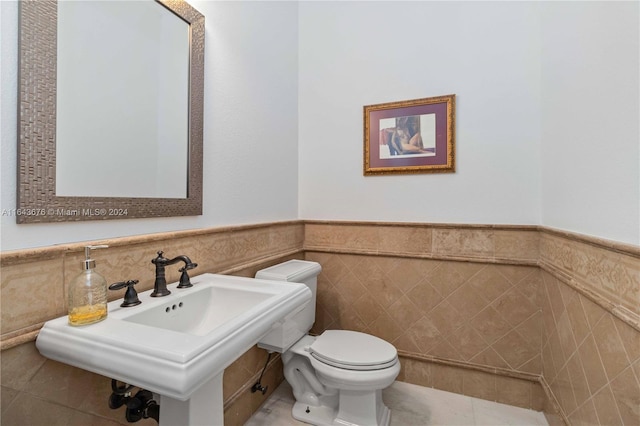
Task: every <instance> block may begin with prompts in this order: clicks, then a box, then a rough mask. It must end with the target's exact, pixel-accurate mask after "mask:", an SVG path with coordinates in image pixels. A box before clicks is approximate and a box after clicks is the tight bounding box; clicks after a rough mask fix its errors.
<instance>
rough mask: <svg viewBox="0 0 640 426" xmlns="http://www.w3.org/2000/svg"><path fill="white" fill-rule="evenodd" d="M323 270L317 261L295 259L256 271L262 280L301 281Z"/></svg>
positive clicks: (257, 276)
mask: <svg viewBox="0 0 640 426" xmlns="http://www.w3.org/2000/svg"><path fill="white" fill-rule="evenodd" d="M321 270H322V267H321V266H320V264H319V263H317V262H309V261H306V260H295V259H294V260H289V261H287V262H283V263H280V264H277V265H273V266H270V267H268V268H265V269H261V270H260V271H258V272H257V273H256V278H258V279H262V280H277V281H290V282H301V281H304V280H306V279H307V278H309V277H311V276H314V275H318V274H319V273H320V271H321Z"/></svg>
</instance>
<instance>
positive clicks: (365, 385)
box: [256, 260, 400, 426]
mask: <svg viewBox="0 0 640 426" xmlns="http://www.w3.org/2000/svg"><path fill="white" fill-rule="evenodd" d="M321 270H322V268H321V267H320V265H319V264H318V263H316V262H307V261H302V260H290V261H288V262H284V263H281V264H278V265H274V266H271V267H269V268H266V269H262V270H260V271H258V273H257V274H256V278H258V279H265V280H277V281H290V282H297V283H304V284H306V285H307V286H308V287H309V288H310V289H311V293H312V298H311V300H310V302H309V303H308V304H306V305H305V306H304V307H303V308H302V309H301V310H299V311H297V312H295V313H293V314H291V315H290V316H289V317H288V318H286V319H285V320H284V321H283V322H282V323H279V324H276V326H274V328H273V329H272V330H271V331H270V332H269V333H268V334H267V335H266V336H265V337H264V338H263V339H262V340H260V342H259V343H258V346H259V347H261V348H264V349H267V350H269V351H274V352H280V353H281V354H282V362H283V364H284V376H285V378H286V379H287V382H289V384H290V385H291V388H292V389H293V394H294V396H295V399H296V403H295V405H294V406H293V417H294V418H295V419H297V420H300V421H303V422H306V423H311V424H314V425H349V426H356V425H361V426H365V425H367V426H368V425H381V426H382V425H384V426H386V425H388V424H389V420H390V418H391V412H390V410H389V408H388V407H387V406H386V405H384V403H383V401H382V389H384V388H386V387H388V386H390V385H391V384H392V383H393V381H394V380H395V379H396V377H397V376H398V373H400V362H399V361H398V352H397V351H396V348H395V347H394V346H393V345H392V344H390V343H388V342H386V341H384V340H382V339H379V338H377V337H375V336H371V335H368V334H365V333H360V332H357V331H347V330H327V331H325V332H324V333H322V334H321V335H320V336H310V335H308V334H307V333H308V332H309V330H310V329H311V326H312V325H313V323H314V321H315V308H316V288H317V278H318V274H319V273H320V271H321Z"/></svg>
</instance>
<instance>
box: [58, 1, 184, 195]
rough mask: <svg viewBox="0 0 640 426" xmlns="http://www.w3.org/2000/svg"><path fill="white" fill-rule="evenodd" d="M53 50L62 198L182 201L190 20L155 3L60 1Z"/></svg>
mask: <svg viewBox="0 0 640 426" xmlns="http://www.w3.org/2000/svg"><path fill="white" fill-rule="evenodd" d="M132 41H134V42H132ZM57 47H58V54H57V59H58V69H57V104H56V111H57V114H56V115H57V119H56V195H58V196H100V197H154V198H157V197H160V198H165V197H166V198H185V197H186V195H187V161H188V159H187V153H188V146H189V140H188V135H189V131H188V122H189V102H188V101H189V84H188V83H189V24H187V23H186V22H185V21H183V20H182V19H180V18H179V17H177V16H176V15H175V14H173V13H172V12H171V11H170V10H168V9H166V8H165V7H163V6H162V5H160V4H158V3H155V2H152V1H136V2H122V1H100V2H90V1H61V2H59V3H58V46H57Z"/></svg>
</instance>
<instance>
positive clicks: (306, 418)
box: [291, 402, 391, 426]
mask: <svg viewBox="0 0 640 426" xmlns="http://www.w3.org/2000/svg"><path fill="white" fill-rule="evenodd" d="M378 411H379V412H378V413H377V414H378V415H377V417H378V418H377V422H376V423H369V422H366V421H365V422H364V423H362V422H361V423H354V422H353V421H346V420H343V419H340V418H336V417H337V415H338V410H337V409H336V408H333V407H327V406H325V405H321V406H317V407H314V406H310V405H309V404H305V403H302V402H296V403H295V404H294V405H293V409H292V410H291V414H292V416H293V418H294V419H296V420H299V421H301V422H305V423H309V424H312V425H316V426H333V425H342V426H389V422H390V421H391V410H390V409H389V407H387V406H386V405H384V404H383V403H381V404H380V405H379V406H378Z"/></svg>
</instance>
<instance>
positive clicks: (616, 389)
mask: <svg viewBox="0 0 640 426" xmlns="http://www.w3.org/2000/svg"><path fill="white" fill-rule="evenodd" d="M542 277H543V280H542V283H543V285H542V287H541V297H542V303H543V312H544V314H543V322H544V328H545V333H544V336H545V339H544V342H543V348H542V361H543V362H542V364H543V377H544V380H545V382H546V384H547V385H548V386H549V387H550V388H551V390H552V391H553V395H554V396H555V398H556V399H557V400H558V403H559V405H560V407H561V408H562V410H563V414H564V415H565V416H567V417H568V418H569V420H570V422H571V424H573V425H583V424H584V425H591V424H601V425H623V424H624V425H640V380H639V379H640V333H639V332H638V330H636V329H634V328H633V327H631V326H630V325H629V324H627V323H626V322H624V321H622V320H620V319H618V318H617V317H615V316H614V315H612V314H611V313H609V312H607V311H606V310H605V309H603V308H602V307H600V306H599V305H597V304H596V303H594V302H592V301H591V300H589V299H588V298H587V297H584V296H583V295H581V294H580V293H579V292H577V291H575V290H574V289H572V288H571V287H569V286H567V285H565V284H564V283H562V282H561V281H560V280H558V279H557V278H556V277H554V276H553V275H551V274H549V273H547V272H543V273H542Z"/></svg>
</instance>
